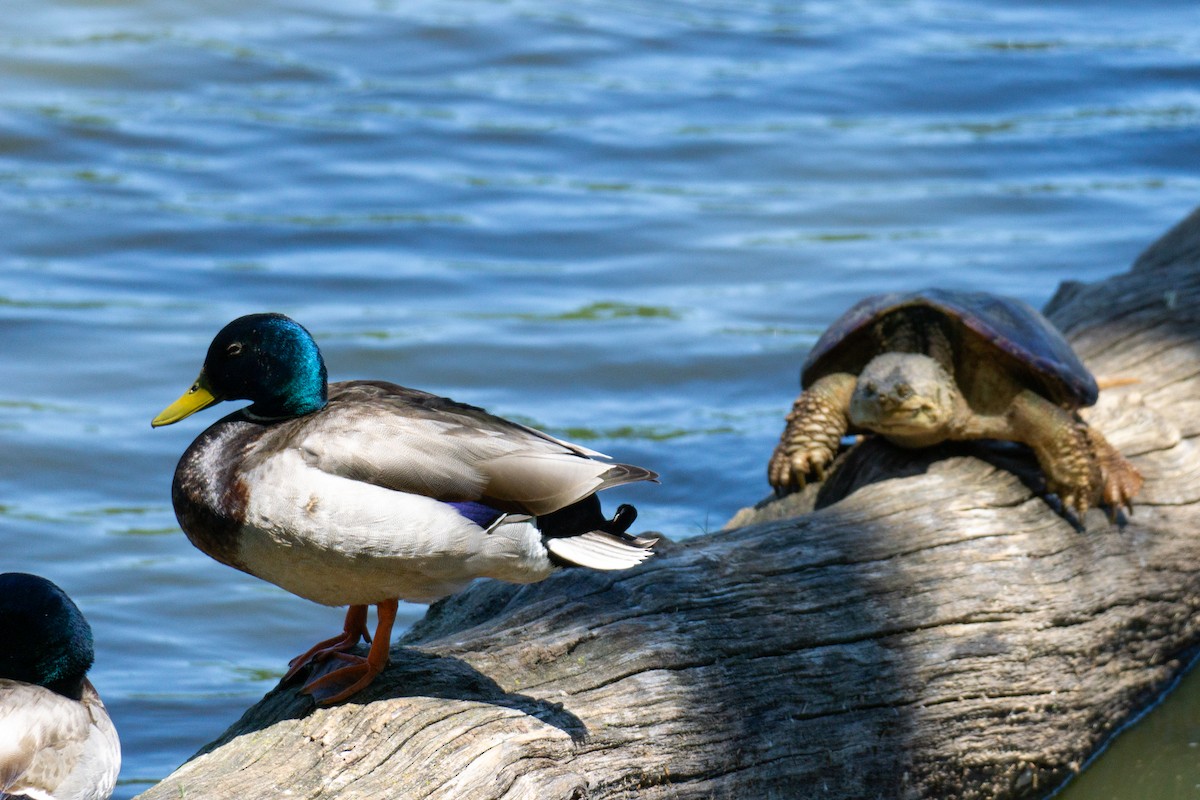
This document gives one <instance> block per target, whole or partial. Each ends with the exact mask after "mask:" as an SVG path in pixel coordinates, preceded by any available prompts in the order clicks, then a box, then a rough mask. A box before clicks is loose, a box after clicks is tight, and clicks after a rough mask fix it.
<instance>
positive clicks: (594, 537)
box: [546, 531, 658, 570]
mask: <svg viewBox="0 0 1200 800" xmlns="http://www.w3.org/2000/svg"><path fill="white" fill-rule="evenodd" d="M657 541H658V540H657V539H650V538H647V537H644V536H630V535H629V534H627V533H609V532H607V531H588V532H587V533H581V534H579V535H578V536H562V537H556V538H553V539H547V540H546V549H547V550H549V551H550V555H551V557H552V558H553V559H554V560H555V561H558V562H560V563H562V564H564V565H567V566H574V567H587V568H589V569H602V570H610V569H629V568H630V567H636V566H637V565H638V564H640V563H642V562H643V561H645V560H646V559H647V558H649V557H650V556H651V555H652V552H651V549H650V548H652V547H654V544H655V542H657Z"/></svg>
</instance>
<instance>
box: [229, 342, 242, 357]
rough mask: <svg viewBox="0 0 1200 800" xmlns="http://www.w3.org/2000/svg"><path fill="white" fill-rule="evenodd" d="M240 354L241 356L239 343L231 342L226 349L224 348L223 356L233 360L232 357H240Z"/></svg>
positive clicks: (240, 344)
mask: <svg viewBox="0 0 1200 800" xmlns="http://www.w3.org/2000/svg"><path fill="white" fill-rule="evenodd" d="M241 354H242V343H241V342H233V343H232V344H230V345H229V346H228V347H226V348H225V355H227V356H229V357H230V358H233V357H234V356H240V355H241Z"/></svg>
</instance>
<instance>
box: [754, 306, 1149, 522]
mask: <svg viewBox="0 0 1200 800" xmlns="http://www.w3.org/2000/svg"><path fill="white" fill-rule="evenodd" d="M800 385H801V388H802V391H801V393H800V396H799V397H797V398H796V401H795V404H794V405H793V407H792V410H791V412H790V413H789V414H788V415H787V424H786V426H785V428H784V431H783V435H782V436H781V437H780V441H779V444H778V445H777V446H776V448H775V451H774V453H773V454H772V456H771V461H770V464H769V465H768V468H767V476H768V480H769V481H770V483H771V485H772V487H774V489H775V491H776V493H777V494H779V495H784V494H787V493H789V492H792V491H796V490H799V489H802V488H804V485H805V482H806V481H810V480H814V479H815V480H822V479H824V477H825V473H826V471H827V470H828V468H829V466H830V464H831V463H832V462H833V459H834V456H835V455H836V454H837V450H838V446H839V444H840V442H841V439H842V437H843V436H844V435H846V434H848V433H860V434H878V435H880V436H883V437H885V438H886V439H888V440H889V441H890V442H892V443H894V444H896V445H899V446H901V447H905V448H921V447H930V446H932V445H935V444H939V443H941V442H944V441H963V440H973V439H998V440H1008V441H1014V442H1020V443H1022V444H1025V445H1028V446H1029V447H1030V448H1031V449H1032V450H1033V453H1034V455H1035V456H1036V457H1037V460H1038V464H1039V466H1040V467H1041V470H1042V472H1043V473H1044V474H1045V478H1046V488H1047V490H1048V491H1049V492H1051V493H1054V494H1057V495H1058V497H1059V499H1060V500H1061V501H1062V503H1063V505H1064V506H1065V507H1066V508H1069V509H1072V510H1073V511H1074V512H1075V514H1076V515H1077V518H1078V519H1079V520H1080V521H1081V522H1082V520H1083V517H1084V514H1085V513H1086V512H1087V510H1088V508H1089V507H1090V506H1097V505H1104V506H1106V507H1107V508H1108V512H1109V519H1110V521H1113V522H1115V521H1116V519H1117V513H1118V511H1120V510H1122V509H1124V510H1127V511H1129V512H1130V513H1132V510H1133V506H1132V500H1133V497H1134V496H1135V495H1136V494H1137V493H1138V490H1139V489H1141V486H1142V476H1141V474H1140V473H1139V472H1138V470H1137V468H1136V467H1134V466H1133V465H1132V464H1131V463H1129V461H1127V460H1126V459H1125V457H1124V456H1122V455H1121V454H1120V453H1119V452H1118V451H1117V449H1116V448H1114V447H1113V446H1112V445H1111V444H1109V443H1108V440H1106V439H1105V438H1104V436H1103V435H1102V434H1101V433H1100V432H1099V431H1098V430H1096V429H1095V428H1091V427H1089V426H1088V425H1087V423H1086V422H1084V421H1083V419H1082V418H1081V417H1080V416H1079V413H1078V412H1079V409H1080V408H1084V407H1087V406H1090V405H1093V404H1094V403H1095V402H1096V398H1097V396H1098V395H1099V388H1098V386H1097V384H1096V379H1095V378H1094V377H1093V376H1092V374H1091V373H1090V372H1089V371H1088V369H1087V368H1086V367H1085V366H1084V365H1083V362H1082V361H1080V360H1079V357H1078V356H1077V355H1076V354H1075V351H1074V350H1072V349H1071V346H1070V345H1069V344H1068V343H1067V341H1066V340H1065V339H1064V338H1063V336H1062V334H1061V333H1059V332H1058V330H1056V329H1055V328H1054V326H1053V325H1052V324H1051V323H1050V322H1049V320H1047V319H1046V318H1045V317H1044V316H1042V315H1041V314H1040V313H1039V312H1038V311H1037V310H1036V309H1034V308H1033V307H1032V306H1030V305H1029V304H1028V303H1026V302H1024V301H1023V300H1020V299H1017V298H1014V297H1006V296H1003V295H997V294H991V293H989V292H965V291H954V290H949V289H937V288H930V289H922V290H919V291H913V292H892V293H887V294H879V295H873V296H871V297H867V298H864V299H863V300H861V301H859V302H858V303H857V304H855V305H854V306H853V307H851V308H850V309H849V310H848V311H847V312H846V313H845V314H843V315H842V316H841V317H840V318H838V319H837V320H836V321H835V322H834V323H833V324H832V325H831V326H830V327H829V329H828V330H826V331H825V333H824V334H822V336H821V337H820V338H819V339H818V340H817V343H816V345H814V346H813V349H812V351H811V352H810V353H809V354H808V358H807V359H806V360H805V362H804V366H803V368H802V369H801V376H800Z"/></svg>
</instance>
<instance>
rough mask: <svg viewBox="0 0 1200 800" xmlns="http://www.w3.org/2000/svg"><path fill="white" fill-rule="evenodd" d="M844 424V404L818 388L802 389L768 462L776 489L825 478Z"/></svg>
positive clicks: (796, 488) (795, 488) (794, 488)
mask: <svg viewBox="0 0 1200 800" xmlns="http://www.w3.org/2000/svg"><path fill="white" fill-rule="evenodd" d="M814 388H815V387H814ZM846 426H847V423H846V413H845V409H844V404H839V403H838V402H837V401H836V400H835V399H834V398H832V397H829V396H827V395H826V394H825V393H824V392H822V391H820V390H819V389H816V390H810V391H805V392H802V393H801V394H800V396H799V397H797V398H796V402H795V404H794V405H793V406H792V410H791V413H789V414H788V415H787V426H786V427H785V428H784V429H783V435H782V436H780V437H779V444H778V445H776V446H775V452H774V453H772V454H771V461H770V463H769V464H768V465H767V480H768V481H769V482H770V484H771V486H772V487H774V489H775V493H776V494H778V495H785V494H788V493H789V492H797V491H800V490H801V489H803V488H804V486H805V484H806V483H808V482H809V481H814V480H815V481H822V480H824V479H825V474H826V472H827V471H828V470H829V465H830V464H832V463H833V459H834V457H835V456H836V455H837V451H838V445H839V444H841V441H842V434H844V433H845V432H846Z"/></svg>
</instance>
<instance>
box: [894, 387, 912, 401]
mask: <svg viewBox="0 0 1200 800" xmlns="http://www.w3.org/2000/svg"><path fill="white" fill-rule="evenodd" d="M912 393H913V390H912V387H911V386H909V385H908V384H907V383H900V384H897V385H896V396H897V397H899V398H900V399H901V400H907V399H908V398H910V397H912Z"/></svg>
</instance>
